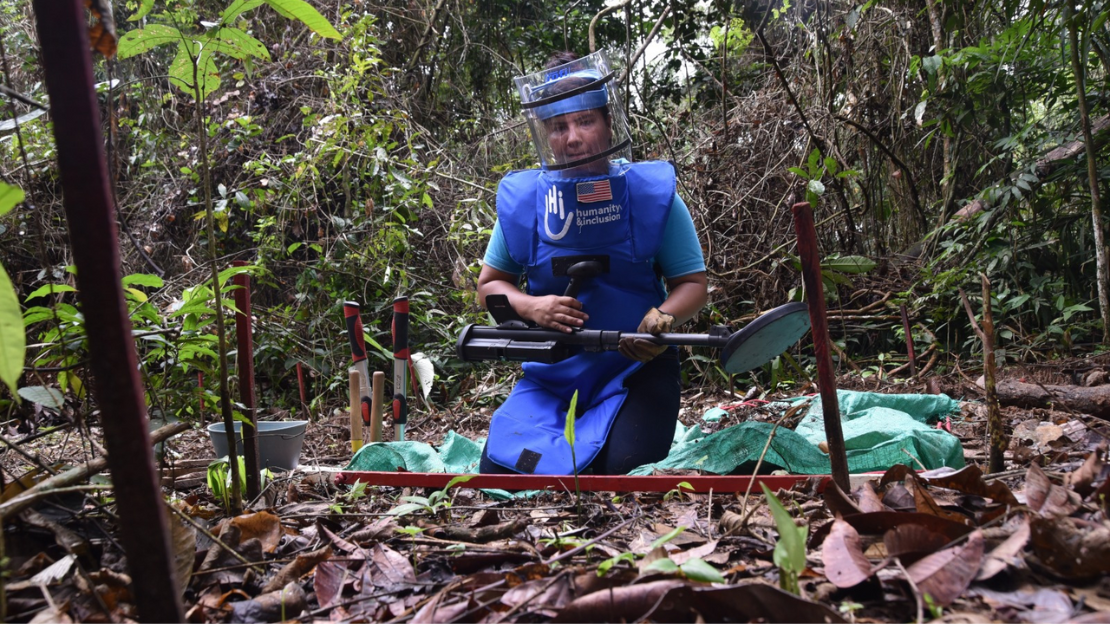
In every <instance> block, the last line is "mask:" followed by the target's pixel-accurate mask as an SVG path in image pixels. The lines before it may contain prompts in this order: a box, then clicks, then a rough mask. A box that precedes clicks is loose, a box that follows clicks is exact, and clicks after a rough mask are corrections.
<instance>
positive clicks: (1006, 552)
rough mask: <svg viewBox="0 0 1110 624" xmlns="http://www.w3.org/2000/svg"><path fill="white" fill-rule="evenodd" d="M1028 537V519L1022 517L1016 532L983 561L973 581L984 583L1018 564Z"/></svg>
mask: <svg viewBox="0 0 1110 624" xmlns="http://www.w3.org/2000/svg"><path fill="white" fill-rule="evenodd" d="M1029 535H1030V532H1029V519H1028V518H1025V517H1022V519H1021V524H1020V525H1018V528H1017V530H1016V531H1014V532H1013V534H1012V535H1010V537H1008V538H1006V541H1004V542H1002V543H1001V544H999V545H998V546H996V547H995V549H994V550H992V551H991V552H990V554H988V555H987V556H986V558H985V559H983V567H982V568H980V569H979V574H978V575H976V576H975V580H977V581H985V580H987V579H989V578H991V577H993V576H994V575H996V574H998V573H999V572H1001V571H1003V570H1005V569H1006V568H1008V567H1010V566H1012V565H1015V564H1017V563H1018V562H1020V561H1021V551H1023V550H1025V546H1026V544H1028V543H1029Z"/></svg>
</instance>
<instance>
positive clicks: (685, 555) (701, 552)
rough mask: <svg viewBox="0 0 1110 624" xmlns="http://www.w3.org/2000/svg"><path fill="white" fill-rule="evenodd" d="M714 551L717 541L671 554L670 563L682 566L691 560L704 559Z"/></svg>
mask: <svg viewBox="0 0 1110 624" xmlns="http://www.w3.org/2000/svg"><path fill="white" fill-rule="evenodd" d="M715 550H717V540H712V541H709V542H706V543H704V544H702V545H701V546H695V547H693V548H691V549H689V550H683V551H680V552H676V553H671V561H673V562H675V565H682V564H684V563H686V562H687V561H689V560H691V559H695V558H696V559H705V558H706V557H708V556H709V555H711V554H713V551H715Z"/></svg>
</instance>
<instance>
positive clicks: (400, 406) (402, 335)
mask: <svg viewBox="0 0 1110 624" xmlns="http://www.w3.org/2000/svg"><path fill="white" fill-rule="evenodd" d="M408 363H409V298H408V297H397V298H396V299H394V300H393V426H395V427H397V441H398V442H404V441H405V425H406V424H407V422H408V416H409V405H408V385H409V371H408Z"/></svg>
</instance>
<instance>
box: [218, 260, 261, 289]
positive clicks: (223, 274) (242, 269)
mask: <svg viewBox="0 0 1110 624" xmlns="http://www.w3.org/2000/svg"><path fill="white" fill-rule="evenodd" d="M261 270H262V267H260V266H258V265H257V264H248V265H244V266H233V267H228V268H226V269H224V270H223V271H220V273H219V277H220V285H221V286H222V285H223V284H225V283H226V282H227V280H229V279H231V278H232V277H234V276H236V275H239V274H241V273H246V274H248V275H250V274H252V273H258V272H259V271H261Z"/></svg>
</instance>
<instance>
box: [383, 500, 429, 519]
mask: <svg viewBox="0 0 1110 624" xmlns="http://www.w3.org/2000/svg"><path fill="white" fill-rule="evenodd" d="M424 507H425V506H424V505H417V504H416V503H405V504H404V505H397V506H396V507H394V508H393V509H390V510H389V511H387V512H386V513H387V514H388V515H390V516H403V515H405V514H410V513H415V512H417V511H421V510H423V509H424Z"/></svg>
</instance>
